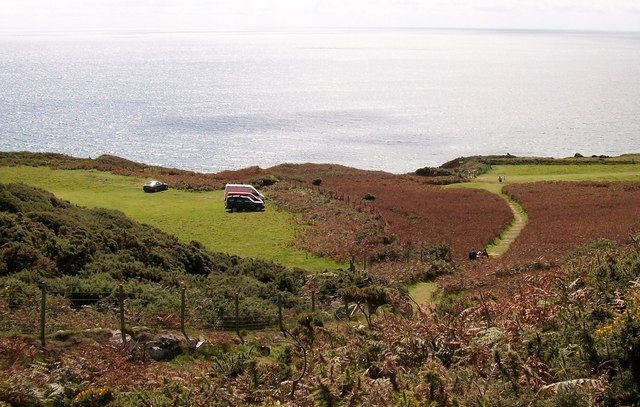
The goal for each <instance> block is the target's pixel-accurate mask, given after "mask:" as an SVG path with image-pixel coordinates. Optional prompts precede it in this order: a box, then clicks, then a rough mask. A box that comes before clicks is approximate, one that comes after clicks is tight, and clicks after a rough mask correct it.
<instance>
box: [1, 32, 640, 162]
mask: <svg viewBox="0 0 640 407" xmlns="http://www.w3.org/2000/svg"><path fill="white" fill-rule="evenodd" d="M0 30H1V29H0ZM0 137H1V139H0V151H33V152H57V153H63V154H68V155H72V156H74V157H84V158H87V157H93V158H95V157H97V156H99V155H102V154H111V155H116V156H120V157H123V158H126V159H130V160H133V161H137V162H142V163H148V164H152V165H160V166H164V167H172V168H180V169H187V170H193V171H198V172H206V173H214V172H219V171H222V170H233V169H240V168H245V167H250V166H260V167H262V168H268V167H271V166H275V165H278V164H282V163H333V164H341V165H346V166H350V167H356V168H361V169H367V170H382V171H387V172H391V173H398V174H399V173H407V172H412V171H415V170H416V169H418V168H422V167H427V166H438V165H441V164H443V163H445V162H447V161H450V160H452V159H457V158H458V157H462V156H470V155H487V154H507V153H509V154H512V155H516V156H545V157H568V156H573V155H574V154H576V153H579V154H582V155H584V156H591V155H620V154H624V153H632V152H636V153H637V152H640V33H620V32H619V33H604V32H562V31H528V30H500V31H493V30H449V29H314V30H290V31H261V32H257V31H251V32H246V31H245V32H90V33H60V32H57V33H20V34H17V33H2V32H0Z"/></svg>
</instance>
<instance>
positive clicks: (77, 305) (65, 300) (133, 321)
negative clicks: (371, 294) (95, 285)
mask: <svg viewBox="0 0 640 407" xmlns="http://www.w3.org/2000/svg"><path fill="white" fill-rule="evenodd" d="M326 297H327V295H326V293H324V298H325V299H326ZM329 297H330V298H333V301H329V303H327V301H326V300H325V301H324V302H323V303H320V302H318V301H316V293H314V292H311V293H309V294H307V295H306V296H301V297H299V298H297V301H296V305H295V306H294V307H289V308H285V306H284V304H283V298H282V296H281V295H279V296H278V298H277V306H276V307H274V308H275V309H276V312H275V313H274V312H264V313H259V314H258V315H255V314H254V312H253V310H249V309H247V307H246V306H243V305H242V302H241V301H240V296H239V295H238V294H235V295H234V296H233V304H232V306H231V307H229V306H228V305H229V304H227V307H226V311H225V307H222V306H220V307H218V308H217V309H216V307H215V306H213V305H212V304H202V301H201V297H196V298H190V297H189V295H188V291H187V289H186V288H180V289H179V290H175V289H167V290H166V291H165V293H164V297H163V298H161V299H157V298H156V302H158V303H162V304H164V305H163V308H162V309H159V308H157V307H156V306H152V305H151V304H146V306H145V304H144V302H143V303H140V301H139V298H136V293H135V292H127V291H126V290H125V289H124V287H123V286H122V285H121V286H119V288H118V289H116V290H114V291H111V292H79V291H74V290H68V291H54V290H49V289H48V288H47V286H46V285H45V284H40V285H38V286H37V287H33V290H32V291H31V295H30V297H29V298H28V299H26V300H23V301H16V300H15V299H12V298H11V297H10V296H9V295H3V296H2V297H0V332H5V333H16V334H26V335H34V336H36V335H37V336H38V337H39V339H40V342H41V343H42V344H43V345H44V344H45V342H46V340H47V338H48V337H50V336H51V335H54V334H56V333H59V332H65V331H82V330H91V329H110V330H113V331H120V332H121V334H122V340H123V342H125V341H126V333H130V332H132V331H133V330H134V329H142V328H144V329H150V330H154V329H155V330H163V329H164V330H180V331H181V332H182V333H183V334H184V336H185V337H187V338H188V337H189V335H190V334H192V333H194V332H197V331H199V330H207V331H211V330H213V331H235V332H236V333H237V335H238V336H240V337H241V338H242V336H243V335H244V333H245V332H246V331H252V330H265V329H279V330H283V329H284V328H285V326H286V324H288V323H290V322H291V321H292V320H294V319H295V318H296V317H297V316H298V315H300V314H301V313H302V312H316V311H320V312H323V313H325V315H327V316H338V317H340V315H341V313H340V311H338V312H335V311H336V309H337V310H341V309H343V306H342V305H341V304H340V300H339V299H338V295H337V290H336V292H335V293H333V295H329ZM336 304H337V305H336ZM332 310H333V311H332ZM272 311H273V310H272Z"/></svg>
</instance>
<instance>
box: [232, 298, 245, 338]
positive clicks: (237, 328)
mask: <svg viewBox="0 0 640 407" xmlns="http://www.w3.org/2000/svg"><path fill="white" fill-rule="evenodd" d="M234 303H235V307H236V334H237V335H238V338H240V343H242V344H243V345H244V338H243V337H242V334H241V333H240V299H239V298H238V293H236V295H235V298H234Z"/></svg>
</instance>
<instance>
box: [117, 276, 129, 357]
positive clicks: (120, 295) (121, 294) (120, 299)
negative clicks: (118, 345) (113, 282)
mask: <svg viewBox="0 0 640 407" xmlns="http://www.w3.org/2000/svg"><path fill="white" fill-rule="evenodd" d="M118 302H119V303H120V333H121V334H122V345H126V344H127V334H126V333H125V331H124V329H125V327H124V286H123V285H122V284H120V288H119V290H118Z"/></svg>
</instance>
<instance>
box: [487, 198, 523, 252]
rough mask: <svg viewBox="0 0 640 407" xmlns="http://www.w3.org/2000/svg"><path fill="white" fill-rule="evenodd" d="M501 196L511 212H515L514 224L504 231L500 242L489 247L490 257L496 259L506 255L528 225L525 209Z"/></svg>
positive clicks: (497, 241) (499, 239)
mask: <svg viewBox="0 0 640 407" xmlns="http://www.w3.org/2000/svg"><path fill="white" fill-rule="evenodd" d="M500 196H501V197H502V198H503V199H504V200H505V201H507V203H508V204H509V207H510V208H511V212H513V222H511V224H510V225H509V226H507V228H506V229H505V230H503V231H502V233H501V234H500V237H499V238H498V240H496V242H495V243H494V244H493V245H492V246H490V247H489V249H488V252H489V255H490V256H494V257H498V256H501V255H503V254H505V253H506V252H507V250H509V246H511V243H513V242H514V241H515V240H516V239H517V238H518V236H519V235H520V232H522V229H524V227H525V226H526V224H527V214H526V212H525V211H524V209H522V207H521V206H520V205H519V204H518V203H517V202H515V201H514V200H512V199H511V198H509V197H508V196H507V195H505V194H500Z"/></svg>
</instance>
